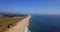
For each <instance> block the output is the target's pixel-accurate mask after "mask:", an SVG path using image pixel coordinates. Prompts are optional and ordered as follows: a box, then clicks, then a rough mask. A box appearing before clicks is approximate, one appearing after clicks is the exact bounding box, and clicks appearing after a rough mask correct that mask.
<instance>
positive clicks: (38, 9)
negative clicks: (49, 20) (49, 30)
mask: <svg viewBox="0 0 60 32" xmlns="http://www.w3.org/2000/svg"><path fill="white" fill-rule="evenodd" d="M0 12H13V13H31V14H60V0H0Z"/></svg>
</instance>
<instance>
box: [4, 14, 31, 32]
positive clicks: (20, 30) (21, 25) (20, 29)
mask: <svg viewBox="0 0 60 32" xmlns="http://www.w3.org/2000/svg"><path fill="white" fill-rule="evenodd" d="M30 18H31V16H30V15H28V16H26V17H25V18H24V19H22V20H21V21H18V23H17V24H16V25H15V26H14V27H11V28H9V29H7V30H6V31H5V32H25V27H26V26H27V24H29V19H30Z"/></svg>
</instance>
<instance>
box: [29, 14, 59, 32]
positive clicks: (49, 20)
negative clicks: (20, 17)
mask: <svg viewBox="0 0 60 32" xmlns="http://www.w3.org/2000/svg"><path fill="white" fill-rule="evenodd" d="M29 30H30V31H31V32H60V15H32V17H31V19H30V22H29Z"/></svg>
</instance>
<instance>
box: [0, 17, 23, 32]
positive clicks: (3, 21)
mask: <svg viewBox="0 0 60 32" xmlns="http://www.w3.org/2000/svg"><path fill="white" fill-rule="evenodd" d="M21 19H23V18H18V19H17V18H14V17H6V16H0V31H1V32H2V31H4V30H6V29H7V28H10V26H13V25H15V24H14V23H16V22H17V21H19V20H21Z"/></svg>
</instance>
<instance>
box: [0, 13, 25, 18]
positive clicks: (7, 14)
mask: <svg viewBox="0 0 60 32" xmlns="http://www.w3.org/2000/svg"><path fill="white" fill-rule="evenodd" d="M0 15H4V16H10V17H12V16H26V14H18V13H10V12H0Z"/></svg>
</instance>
